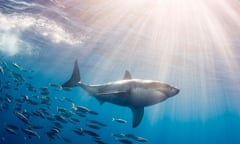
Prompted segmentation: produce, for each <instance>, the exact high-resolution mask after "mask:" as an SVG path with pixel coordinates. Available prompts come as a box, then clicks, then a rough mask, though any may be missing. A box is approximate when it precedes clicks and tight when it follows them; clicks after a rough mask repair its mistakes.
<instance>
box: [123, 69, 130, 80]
mask: <svg viewBox="0 0 240 144" xmlns="http://www.w3.org/2000/svg"><path fill="white" fill-rule="evenodd" d="M123 79H124V80H128V79H132V76H131V74H130V72H129V71H128V70H126V71H125V74H124V77H123Z"/></svg>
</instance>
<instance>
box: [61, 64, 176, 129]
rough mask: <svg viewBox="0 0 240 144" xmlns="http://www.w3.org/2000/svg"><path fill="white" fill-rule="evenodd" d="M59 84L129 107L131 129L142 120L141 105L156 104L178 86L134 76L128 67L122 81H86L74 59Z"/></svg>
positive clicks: (171, 95)
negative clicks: (68, 76)
mask: <svg viewBox="0 0 240 144" xmlns="http://www.w3.org/2000/svg"><path fill="white" fill-rule="evenodd" d="M62 87H63V88H72V87H81V88H82V89H83V90H85V91H86V92H87V93H88V94H89V95H91V96H93V97H94V98H96V99H97V100H98V101H99V103H100V104H103V103H105V102H108V103H112V104H115V105H118V106H123V107H128V108H130V110H131V111H132V115H133V120H132V127H133V128H136V127H137V126H138V125H139V124H140V122H141V121H142V118H143V115H144V107H147V106H151V105H155V104H158V103H160V102H162V101H165V100H166V99H168V98H171V97H173V96H175V95H177V94H178V93H179V92H180V89H178V88H176V87H174V86H172V85H170V84H167V83H164V82H161V81H156V80H143V79H134V78H132V76H131V73H130V72H129V71H128V70H126V71H125V74H124V76H123V79H122V80H118V81H113V82H108V83H104V84H86V83H83V82H82V81H81V77H80V71H79V67H78V61H77V60H75V62H74V67H73V72H72V75H71V77H70V79H69V80H67V81H66V82H65V83H63V84H62Z"/></svg>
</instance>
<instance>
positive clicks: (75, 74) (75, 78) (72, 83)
mask: <svg viewBox="0 0 240 144" xmlns="http://www.w3.org/2000/svg"><path fill="white" fill-rule="evenodd" d="M78 82H80V72H79V68H78V62H77V60H75V62H74V67H73V72H72V76H71V78H70V79H69V80H68V81H67V82H65V83H64V84H63V85H62V87H74V86H77V85H78Z"/></svg>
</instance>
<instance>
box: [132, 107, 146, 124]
mask: <svg viewBox="0 0 240 144" xmlns="http://www.w3.org/2000/svg"><path fill="white" fill-rule="evenodd" d="M131 110H132V113H133V123H132V127H133V128H135V127H137V126H138V125H139V123H140V122H141V121H142V118H143V114H144V107H138V108H134V107H131Z"/></svg>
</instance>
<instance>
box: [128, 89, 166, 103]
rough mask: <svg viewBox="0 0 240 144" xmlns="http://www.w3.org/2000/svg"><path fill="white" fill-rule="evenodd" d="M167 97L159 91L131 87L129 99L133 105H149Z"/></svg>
mask: <svg viewBox="0 0 240 144" xmlns="http://www.w3.org/2000/svg"><path fill="white" fill-rule="evenodd" d="M165 99H167V97H166V95H165V94H163V93H161V92H160V91H156V90H153V89H145V88H133V89H132V90H131V101H132V102H133V103H132V104H133V105H135V106H137V107H138V106H149V105H153V104H157V103H159V102H161V101H164V100H165Z"/></svg>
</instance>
